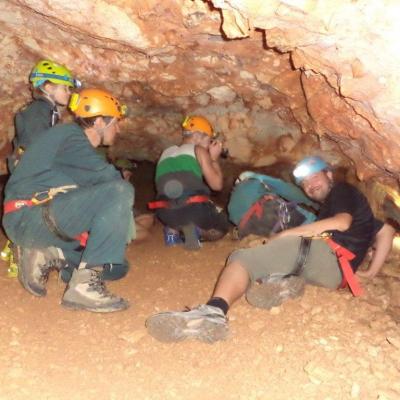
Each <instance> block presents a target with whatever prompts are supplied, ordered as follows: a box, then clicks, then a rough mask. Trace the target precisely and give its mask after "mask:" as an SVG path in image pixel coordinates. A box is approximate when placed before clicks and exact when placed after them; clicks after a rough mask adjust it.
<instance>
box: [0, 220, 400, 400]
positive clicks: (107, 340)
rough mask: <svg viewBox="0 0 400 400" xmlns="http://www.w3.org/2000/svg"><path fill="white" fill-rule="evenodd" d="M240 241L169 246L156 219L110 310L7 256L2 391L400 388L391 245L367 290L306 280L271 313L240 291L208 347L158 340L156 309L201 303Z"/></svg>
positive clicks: (219, 392)
mask: <svg viewBox="0 0 400 400" xmlns="http://www.w3.org/2000/svg"><path fill="white" fill-rule="evenodd" d="M3 242H4V238H3V239H2V240H1V244H2V243H3ZM237 246H238V243H237V242H235V241H233V240H232V239H231V238H230V237H229V236H227V237H226V238H224V239H223V240H222V241H220V242H218V243H214V244H209V243H206V244H204V246H203V248H202V249H201V251H199V252H188V251H185V250H184V249H182V248H167V247H164V245H163V243H162V231H161V226H160V225H156V226H155V227H154V228H153V234H152V235H151V237H150V238H149V239H148V240H147V241H145V242H142V243H133V244H132V245H130V246H129V248H128V258H129V260H130V261H131V263H132V267H131V270H130V272H129V274H128V276H127V277H126V278H125V279H123V280H121V281H119V282H113V283H111V284H109V288H110V289H111V290H112V291H113V292H115V293H117V294H119V295H122V296H124V297H126V298H128V299H129V300H130V302H131V307H130V308H129V309H128V310H127V311H124V312H120V313H114V314H108V315H101V314H93V313H88V312H81V311H78V312H74V311H70V310H67V309H64V308H62V307H61V306H60V304H59V303H60V299H61V296H62V293H63V290H64V284H62V283H61V282H59V281H58V279H57V275H56V274H55V273H53V274H52V275H51V277H50V280H49V282H48V294H47V296H46V297H45V298H35V297H33V296H31V295H29V294H28V293H27V292H26V291H25V290H23V289H22V287H21V286H20V284H19V283H18V280H17V279H15V278H8V277H7V276H6V265H5V263H4V262H1V263H0V338H1V341H0V399H28V398H29V399H59V400H63V399H69V400H71V399H85V400H91V399H98V400H100V399H115V400H119V399H163V400H165V399H185V400H189V399H243V400H249V399H274V400H279V399H318V400H320V399H326V400H327V399H332V400H333V399H354V398H356V399H357V398H359V399H380V400H383V399H399V398H400V362H399V360H400V330H399V324H400V312H399V307H393V306H391V305H390V304H391V302H392V303H393V296H391V295H390V293H391V291H393V288H396V287H397V288H399V285H398V284H399V282H400V281H399V280H400V277H399V274H398V272H396V268H397V265H398V261H399V257H398V255H396V254H395V255H393V256H392V258H391V260H390V262H389V263H388V264H387V265H386V266H385V269H384V271H383V274H381V275H380V276H379V277H377V278H376V279H375V280H374V281H373V282H369V283H367V284H366V285H365V286H366V290H367V295H366V296H365V297H364V298H359V299H356V298H353V297H352V296H351V295H350V294H349V292H348V291H347V290H342V291H329V290H326V289H322V288H316V287H307V289H306V293H305V295H304V296H303V298H301V299H296V300H291V301H288V302H287V303H285V304H283V305H282V306H280V307H278V308H275V309H272V310H271V311H266V310H259V309H255V308H252V307H251V306H250V305H248V304H247V303H246V301H245V300H244V299H242V300H240V301H239V302H238V303H237V304H236V305H234V306H233V308H232V309H231V311H230V329H231V335H230V337H229V339H228V340H226V341H224V342H218V343H215V344H213V345H209V344H205V343H200V342H194V341H186V342H182V343H177V344H163V343H159V342H157V341H156V340H155V339H153V338H152V337H151V336H149V335H148V334H147V333H146V330H145V327H144V323H145V320H146V318H147V317H148V316H149V315H151V314H152V313H154V312H158V311H160V310H170V309H178V310H179V309H183V308H184V307H185V306H189V307H190V306H193V305H197V304H199V303H200V302H204V301H206V300H207V298H208V296H209V294H210V292H211V291H212V289H213V285H214V283H215V280H216V278H217V276H218V274H219V272H220V270H221V268H222V267H223V265H224V260H225V258H226V256H227V254H229V252H230V251H232V250H233V249H234V248H236V247H237ZM394 294H395V293H394ZM394 294H393V295H394ZM397 296H399V292H397ZM397 304H398V303H397Z"/></svg>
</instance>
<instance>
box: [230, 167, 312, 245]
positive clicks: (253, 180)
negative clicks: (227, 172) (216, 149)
mask: <svg viewBox="0 0 400 400" xmlns="http://www.w3.org/2000/svg"><path fill="white" fill-rule="evenodd" d="M240 177H242V178H243V177H244V179H243V180H238V181H237V182H236V184H235V186H234V187H233V190H232V192H231V196H230V199H229V203H228V214H229V219H230V221H231V222H232V223H233V224H235V225H236V226H237V228H238V236H239V239H242V238H244V237H245V236H247V235H249V234H255V235H260V236H269V235H271V234H273V233H278V232H280V231H282V230H284V229H288V228H292V227H295V226H299V225H302V224H304V223H310V222H312V221H314V220H315V215H314V214H313V213H311V212H309V211H307V210H306V209H305V208H304V207H300V206H299V205H298V203H304V204H307V205H314V203H312V202H311V201H310V200H309V199H308V198H307V197H306V196H305V195H304V194H303V193H302V192H301V190H300V189H299V188H297V187H296V186H295V185H293V184H290V183H287V182H284V181H282V180H280V179H277V178H272V177H269V176H268V175H261V174H255V173H252V172H246V173H243V174H241V175H240ZM267 182H268V183H269V184H268V183H267ZM282 194H284V195H285V196H286V198H283V197H282Z"/></svg>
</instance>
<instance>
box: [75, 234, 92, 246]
mask: <svg viewBox="0 0 400 400" xmlns="http://www.w3.org/2000/svg"><path fill="white" fill-rule="evenodd" d="M74 239H75V240H78V241H79V244H80V245H81V246H82V247H86V243H87V241H88V239H89V232H82V233H80V234H79V235H76V236H75V237H74Z"/></svg>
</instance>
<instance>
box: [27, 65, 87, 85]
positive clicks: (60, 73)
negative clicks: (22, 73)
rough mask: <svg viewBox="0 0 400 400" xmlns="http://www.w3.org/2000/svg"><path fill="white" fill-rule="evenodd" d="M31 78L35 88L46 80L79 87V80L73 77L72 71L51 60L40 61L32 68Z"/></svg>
mask: <svg viewBox="0 0 400 400" xmlns="http://www.w3.org/2000/svg"><path fill="white" fill-rule="evenodd" d="M29 80H30V81H31V82H32V85H33V87H34V88H37V87H39V86H40V85H42V84H43V83H45V82H46V81H50V82H51V83H55V84H56V85H65V86H69V87H79V86H80V85H79V84H78V82H79V81H77V80H75V79H74V78H73V77H72V74H71V71H70V70H69V69H68V68H67V67H64V65H61V64H57V63H55V62H54V61H50V60H41V61H39V62H38V63H37V64H36V65H35V66H34V67H33V69H32V72H31V75H30V76H29Z"/></svg>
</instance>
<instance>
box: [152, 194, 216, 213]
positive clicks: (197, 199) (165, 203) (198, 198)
mask: <svg viewBox="0 0 400 400" xmlns="http://www.w3.org/2000/svg"><path fill="white" fill-rule="evenodd" d="M209 201H210V198H209V197H208V196H205V195H195V196H190V197H187V198H185V199H183V200H182V199H176V200H156V201H151V202H149V203H147V207H148V208H149V209H150V210H156V209H158V208H179V207H182V206H186V205H188V204H197V203H207V202H209Z"/></svg>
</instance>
